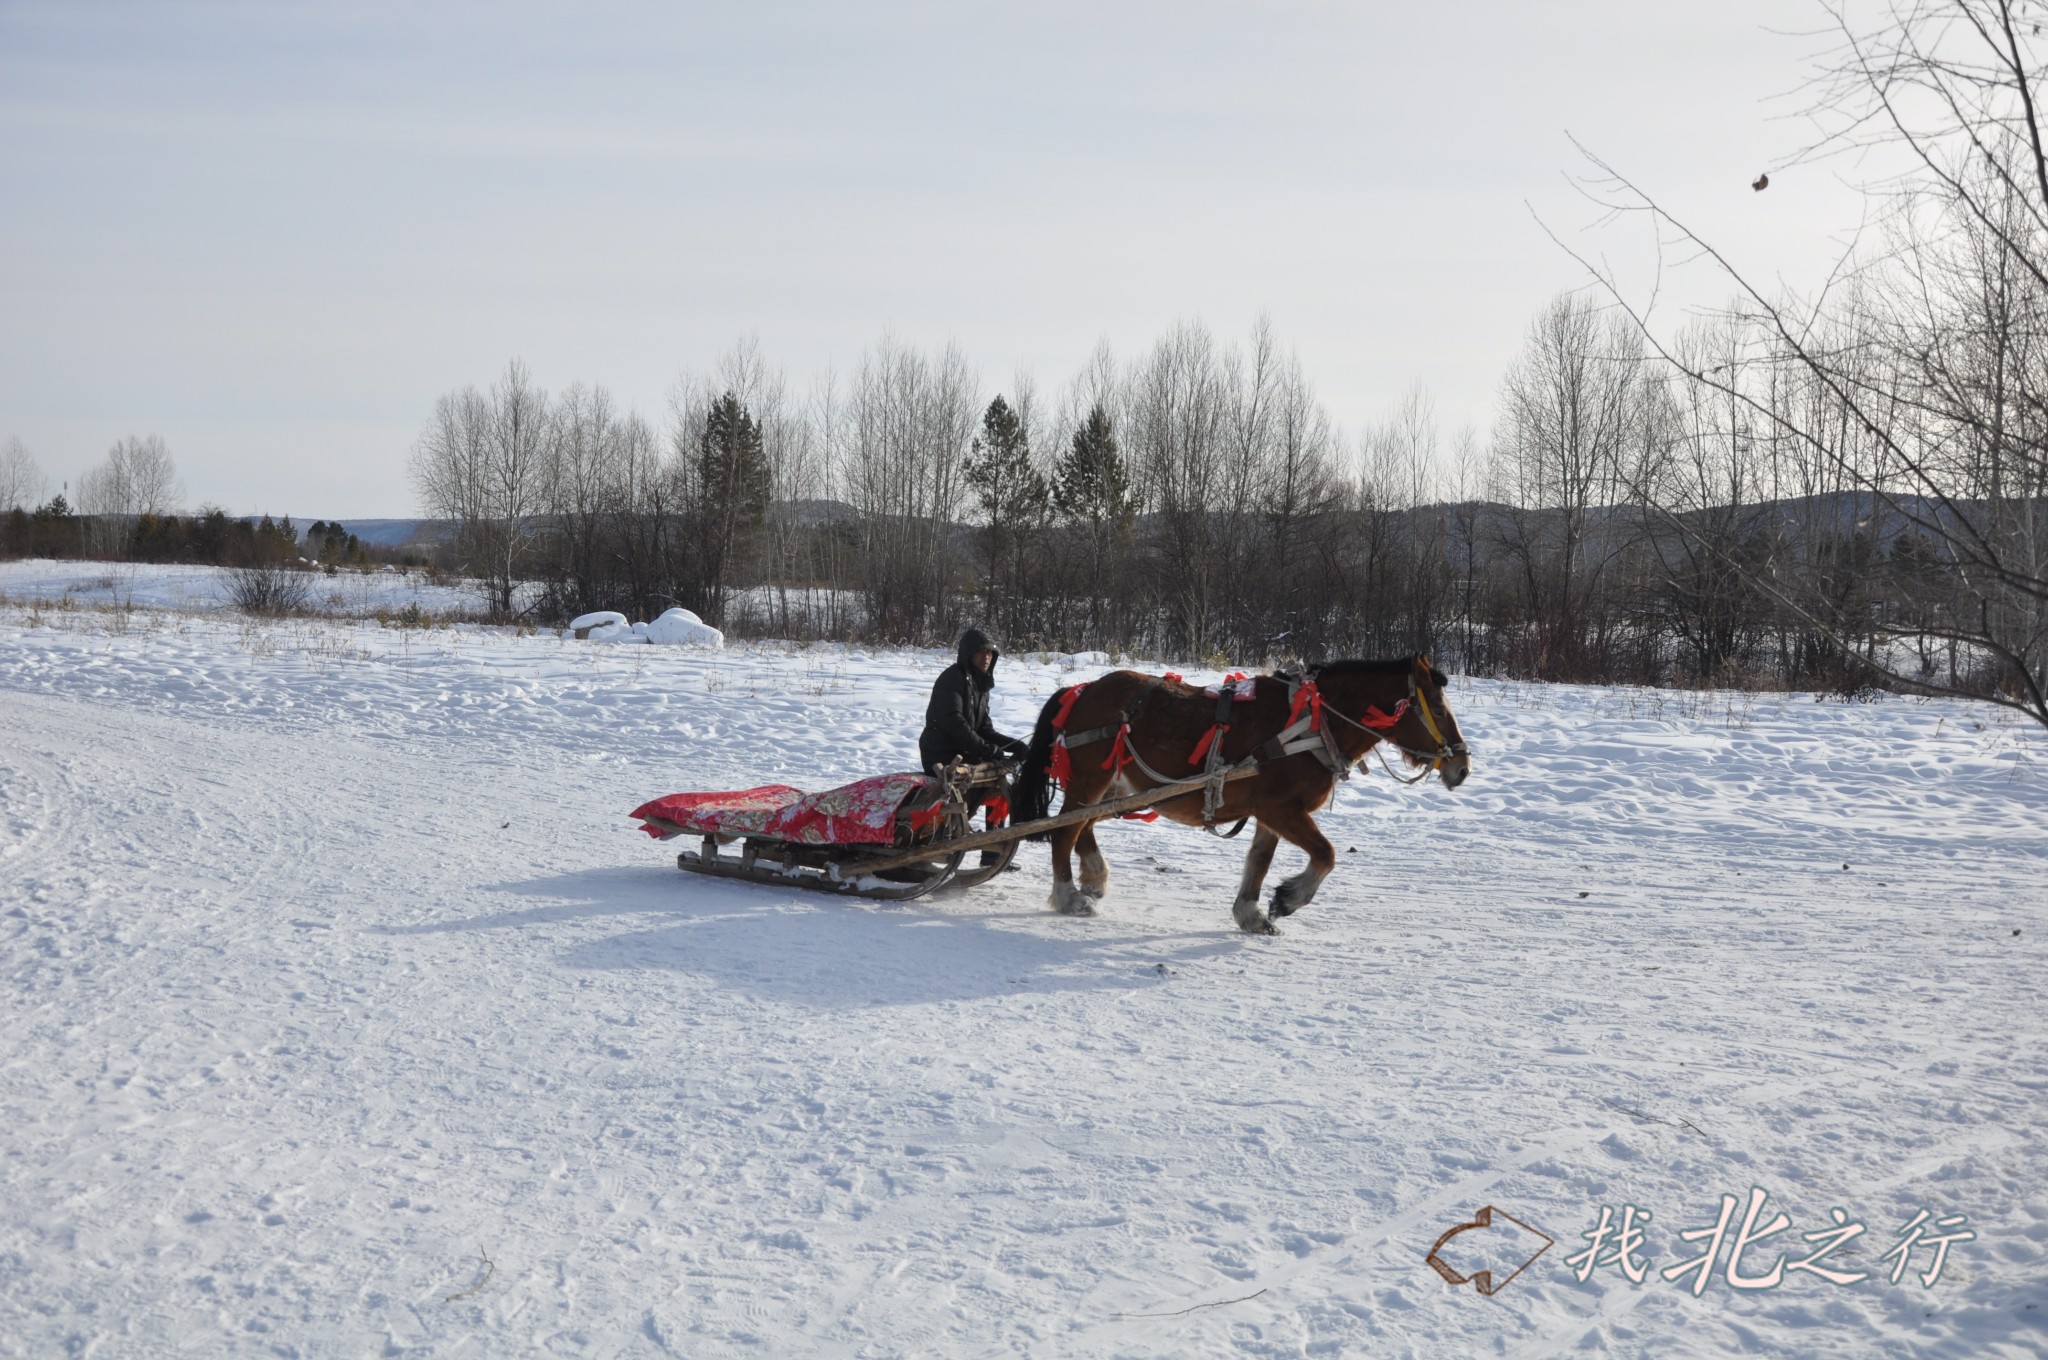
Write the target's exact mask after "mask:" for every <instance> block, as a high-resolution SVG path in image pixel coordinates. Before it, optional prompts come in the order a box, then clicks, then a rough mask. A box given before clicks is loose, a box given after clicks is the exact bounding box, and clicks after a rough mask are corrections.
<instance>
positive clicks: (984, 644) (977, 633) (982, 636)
mask: <svg viewBox="0 0 2048 1360" xmlns="http://www.w3.org/2000/svg"><path fill="white" fill-rule="evenodd" d="M976 652H994V653H995V654H996V660H998V661H1000V660H1002V659H1003V649H1002V648H1000V647H998V646H996V640H995V639H994V638H992V637H990V636H989V635H988V634H987V633H984V632H982V631H981V630H980V629H979V628H970V629H968V630H967V631H966V632H964V633H962V634H961V635H960V646H959V647H958V648H957V649H955V653H954V654H955V656H956V657H957V658H958V659H959V660H960V661H962V662H966V661H970V660H972V659H973V657H974V654H975V653H976Z"/></svg>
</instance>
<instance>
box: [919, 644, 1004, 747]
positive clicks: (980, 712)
mask: <svg viewBox="0 0 2048 1360" xmlns="http://www.w3.org/2000/svg"><path fill="white" fill-rule="evenodd" d="M976 652H996V660H997V661H1000V660H1002V654H1001V652H1000V651H999V650H998V649H997V647H996V644H995V639H993V638H991V637H990V636H989V635H988V634H986V633H984V632H982V631H981V630H980V629H979V628H970V629H968V630H967V631H966V632H964V633H962V634H961V635H960V648H959V659H958V660H957V661H955V662H954V663H953V664H952V665H950V666H948V667H946V669H944V670H943V671H940V672H939V678H938V679H937V680H936V681H935V682H933V684H932V700H931V703H929V704H927V705H926V706H925V710H924V731H923V732H922V733H920V734H919V735H918V738H917V757H918V759H919V760H922V761H923V762H924V767H925V768H926V769H927V770H929V769H931V768H932V767H933V766H935V765H944V764H945V763H946V762H948V761H950V760H952V759H953V758H954V757H956V756H965V757H966V758H967V759H969V760H997V759H1000V758H1001V757H1002V754H1003V753H1002V750H1001V749H1000V748H1001V747H1003V746H1004V745H1006V744H1009V743H1010V742H1011V741H1012V740H1013V739H1012V738H1010V737H1006V736H1004V735H1003V734H1002V733H1000V732H998V731H996V729H995V727H994V725H993V724H991V723H990V722H989V718H988V692H989V691H990V690H992V689H994V688H995V684H996V668H995V663H994V662H991V663H990V664H989V668H988V673H987V674H986V675H984V674H983V673H982V672H980V671H978V670H976V669H974V654H975V653H976Z"/></svg>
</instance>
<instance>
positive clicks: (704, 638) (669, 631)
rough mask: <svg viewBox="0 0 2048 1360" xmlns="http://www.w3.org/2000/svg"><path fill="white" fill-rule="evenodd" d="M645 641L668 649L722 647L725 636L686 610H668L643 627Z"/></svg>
mask: <svg viewBox="0 0 2048 1360" xmlns="http://www.w3.org/2000/svg"><path fill="white" fill-rule="evenodd" d="M645 626H646V629H647V640H648V641H649V642H655V643H661V644H663V645H665V646H670V647H714V648H717V647H723V646H725V634H723V633H721V632H719V631H718V630H717V629H716V628H713V627H711V626H710V625H709V624H707V623H705V622H704V620H702V619H700V618H698V617H697V616H696V615H695V614H692V613H691V612H690V611H689V610H687V609H670V610H666V611H664V612H663V613H662V615H661V617H660V618H658V619H656V620H655V621H654V622H652V623H650V624H647V625H645Z"/></svg>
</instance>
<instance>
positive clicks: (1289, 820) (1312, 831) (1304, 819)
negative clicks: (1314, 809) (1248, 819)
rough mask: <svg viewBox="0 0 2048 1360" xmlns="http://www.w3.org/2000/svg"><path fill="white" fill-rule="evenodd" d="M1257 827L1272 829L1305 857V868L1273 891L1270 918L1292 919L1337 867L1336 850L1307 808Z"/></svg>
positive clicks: (1269, 820) (1286, 813)
mask: <svg viewBox="0 0 2048 1360" xmlns="http://www.w3.org/2000/svg"><path fill="white" fill-rule="evenodd" d="M1259 826H1260V828H1261V829H1264V828H1265V827H1267V826H1271V827H1272V828H1273V830H1274V831H1275V832H1277V833H1278V834H1279V835H1280V836H1281V837H1282V838H1283V839H1285V840H1286V841H1288V842H1289V843H1291V844H1293V845H1298V846H1300V847H1301V849H1302V851H1303V852H1304V853H1305V854H1307V855H1308V867H1307V868H1306V869H1303V870H1302V871H1301V872H1300V873H1298V874H1296V875H1295V876H1294V877H1292V878H1290V879H1286V880H1284V881H1283V882H1282V883H1281V884H1280V886H1279V887H1277V888H1275V889H1273V915H1275V916H1292V915H1293V914H1294V913H1295V912H1297V911H1300V910H1301V909H1302V908H1303V907H1305V906H1307V905H1308V904H1309V902H1310V901H1311V900H1313V899H1314V897H1315V895H1316V889H1317V888H1320V887H1322V886H1323V880H1324V879H1326V878H1328V877H1329V876H1330V871H1331V870H1332V869H1335V868H1336V867H1337V850H1336V847H1334V846H1332V845H1331V844H1330V842H1329V840H1328V838H1326V837H1325V836H1324V835H1323V833H1322V832H1321V830H1319V829H1318V828H1317V826H1316V819H1315V818H1314V817H1312V816H1310V815H1309V813H1308V810H1307V809H1306V808H1290V809H1288V810H1287V811H1285V812H1283V813H1281V814H1280V815H1278V816H1275V817H1270V818H1261V819H1260V821H1259Z"/></svg>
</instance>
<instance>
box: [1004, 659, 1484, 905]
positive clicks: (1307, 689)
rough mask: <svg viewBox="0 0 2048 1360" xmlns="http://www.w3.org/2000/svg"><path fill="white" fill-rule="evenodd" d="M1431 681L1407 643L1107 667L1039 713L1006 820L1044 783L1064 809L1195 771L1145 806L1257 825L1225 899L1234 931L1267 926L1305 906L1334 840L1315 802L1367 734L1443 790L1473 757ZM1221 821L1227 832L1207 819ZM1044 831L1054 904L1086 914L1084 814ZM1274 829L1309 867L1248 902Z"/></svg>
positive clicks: (1097, 855)
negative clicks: (1148, 667)
mask: <svg viewBox="0 0 2048 1360" xmlns="http://www.w3.org/2000/svg"><path fill="white" fill-rule="evenodd" d="M1443 694H1444V680H1443V676H1442V675H1440V674H1439V673H1438V672H1437V671H1436V670H1435V669H1434V668H1432V667H1431V666H1430V664H1429V662H1428V661H1427V660H1426V659H1425V658H1423V657H1420V656H1411V657H1406V658H1404V659H1402V660H1399V661H1334V662H1330V663H1328V664H1327V665H1322V666H1315V667H1311V668H1309V669H1308V670H1307V671H1306V672H1304V673H1303V674H1300V675H1287V674H1278V675H1262V676H1258V677H1256V678H1250V679H1246V678H1242V677H1233V679H1232V680H1231V681H1226V682H1225V683H1224V684H1223V685H1221V686H1219V687H1218V688H1217V689H1214V690H1209V691H1204V690H1202V689H1200V688H1198V687H1196V686H1194V685H1189V684H1186V683H1184V682H1182V680H1181V679H1180V677H1178V676H1174V675H1168V676H1165V677H1163V678H1162V677H1157V676H1150V675H1141V674H1139V673H1138V672H1136V671H1112V672H1111V673H1110V674H1108V675H1105V676H1103V677H1102V678H1101V679H1099V680H1095V681H1091V682H1090V683H1088V684H1087V685H1085V686H1078V685H1077V686H1074V687H1072V688H1070V689H1065V690H1062V691H1060V692H1059V693H1058V694H1055V695H1054V696H1053V697H1052V699H1051V700H1050V701H1049V702H1048V703H1047V704H1046V706H1045V709H1044V711H1043V712H1041V713H1040V714H1039V716H1038V727H1037V729H1036V730H1035V731H1034V732H1033V733H1032V737H1031V747H1030V750H1029V751H1028V752H1026V754H1025V756H1024V764H1023V767H1022V769H1021V770H1019V772H1018V775H1017V785H1016V790H1015V797H1014V802H1015V803H1016V808H1017V813H1016V815H1017V818H1018V820H1020V821H1023V820H1028V819H1031V818H1033V817H1042V816H1044V815H1045V812H1046V808H1047V807H1048V806H1049V805H1050V802H1051V792H1052V785H1053V784H1055V783H1057V784H1060V785H1062V786H1064V787H1065V789H1066V791H1067V797H1066V802H1065V803H1064V805H1063V807H1064V808H1065V809H1067V810H1073V809H1078V808H1083V807H1086V806H1088V805H1089V804H1091V803H1099V802H1103V801H1105V800H1107V799H1114V798H1121V797H1125V796H1127V795H1130V794H1135V793H1143V792H1144V791H1145V790H1147V789H1154V788H1158V787H1160V786H1162V785H1165V784H1170V783H1173V782H1175V781H1177V780H1184V779H1190V778H1196V777H1200V776H1203V775H1205V774H1206V775H1207V776H1208V782H1207V783H1206V785H1205V786H1204V787H1203V788H1199V789H1194V790H1192V791H1190V792H1188V793H1184V794H1180V795H1178V796H1176V797H1172V798H1169V799H1168V800H1167V801H1165V802H1163V803H1160V804H1159V805H1158V807H1157V810H1158V812H1159V813H1160V815H1162V816H1165V817H1170V818H1172V819H1173V820H1174V821H1176V822H1180V823H1181V824H1183V825H1185V826H1202V827H1206V828H1208V829H1209V830H1211V831H1216V832H1218V834H1228V835H1235V834H1236V832H1237V830H1239V829H1242V827H1243V825H1244V823H1245V821H1247V820H1256V821H1257V822H1258V831H1257V833H1256V834H1255V835H1254V836H1253V837H1252V844H1251V849H1250V850H1249V851H1248V852H1247V853H1246V854H1245V858H1244V878H1243V880H1242V882H1241V883H1240V884H1239V886H1238V890H1237V901H1236V902H1235V903H1234V904H1233V905H1232V907H1231V911H1232V913H1233V914H1234V915H1235V916H1236V917H1237V924H1238V928H1239V929H1241V930H1246V931H1250V932H1252V933H1254V934H1261V935H1271V934H1274V933H1276V932H1275V930H1274V928H1273V917H1279V916H1289V915H1292V914H1293V913H1294V912H1296V911H1299V910H1300V909H1301V908H1302V907H1304V906H1306V905H1307V904H1308V902H1309V900H1310V899H1311V898H1313V897H1314V896H1315V894H1316V889H1317V888H1318V887H1320V886H1321V885H1322V881H1323V880H1324V879H1325V878H1327V877H1328V876H1329V873H1330V870H1331V869H1333V868H1335V867H1336V863H1337V856H1336V852H1335V851H1334V850H1332V849H1331V847H1330V842H1329V841H1327V840H1325V839H1324V838H1323V833H1322V832H1321V831H1319V830H1317V829H1316V823H1315V818H1314V816H1313V814H1314V813H1315V812H1316V811H1317V810H1318V809H1319V808H1321V807H1322V806H1323V805H1324V804H1325V803H1327V802H1329V800H1330V794H1331V792H1332V791H1333V790H1334V789H1335V788H1336V786H1337V780H1338V779H1339V778H1340V777H1343V776H1345V775H1348V773H1349V772H1350V769H1351V767H1352V766H1353V765H1354V764H1356V763H1357V762H1358V761H1360V760H1362V759H1364V757H1365V755H1366V753H1367V752H1368V751H1370V750H1371V749H1372V748H1373V747H1374V746H1376V745H1377V744H1379V743H1380V742H1382V741H1384V742H1386V743H1388V744H1389V745H1391V746H1393V747H1394V748H1395V749H1397V750H1398V751H1399V752H1400V753H1401V756H1402V758H1403V760H1405V761H1406V762H1407V763H1408V765H1409V766H1411V767H1414V768H1418V769H1420V770H1421V771H1422V773H1421V774H1419V775H1417V776H1416V777H1417V778H1418V779H1419V778H1422V777H1424V776H1426V775H1427V774H1429V773H1430V772H1431V771H1436V772H1438V773H1440V774H1441V775H1442V776H1443V781H1444V787H1446V788H1452V789H1455V788H1456V787H1458V785H1460V784H1462V783H1464V782H1465V776H1466V775H1467V774H1468V773H1470V771H1471V766H1472V761H1471V757H1470V755H1469V754H1468V753H1467V752H1466V750H1465V742H1464V738H1463V737H1462V736H1461V735H1460V734H1459V731H1458V721H1457V719H1456V718H1454V717H1452V716H1451V711H1450V708H1449V707H1448V706H1447V705H1446V704H1445V703H1444V697H1443ZM1231 823H1235V824H1236V825H1235V827H1233V828H1232V830H1230V831H1229V832H1222V831H1219V828H1220V827H1222V826H1224V825H1227V824H1231ZM1051 837H1052V877H1053V888H1052V899H1051V905H1052V909H1053V910H1054V911H1058V912H1062V913H1065V914H1067V915H1070V916H1092V915H1094V914H1095V907H1094V902H1095V901H1096V900H1098V899H1100V898H1101V897H1102V896H1103V894H1104V892H1105V891H1106V890H1107V889H1108V886H1109V866H1108V865H1107V864H1105V863H1104V862H1103V859H1102V851H1101V850H1100V849H1099V848H1098V847H1097V846H1096V843H1095V824H1094V823H1093V822H1082V823H1078V824H1076V825H1073V826H1065V827H1060V828H1059V829H1057V830H1055V831H1053V832H1052V833H1051ZM1282 840H1285V841H1288V842H1289V843H1291V844H1293V845H1297V846H1299V847H1301V849H1302V850H1303V851H1304V852H1305V853H1306V854H1307V855H1308V867H1307V868H1306V869H1303V870H1302V871H1301V872H1300V873H1298V874H1296V875H1295V876H1294V877H1292V878H1290V879H1287V880H1286V881H1285V882H1283V883H1281V884H1280V885H1279V886H1278V887H1277V888H1275V889H1274V890H1273V904H1272V914H1271V916H1269V915H1268V914H1267V913H1266V912H1264V911H1261V910H1260V909H1259V889H1260V886H1261V885H1262V884H1263V883H1264V882H1265V878H1266V871H1267V869H1269V868H1270V867H1271V866H1272V863H1273V852H1274V850H1275V849H1277V848H1278V847H1279V843H1280V842H1281V841H1282ZM1077 846H1078V847H1079V849H1080V851H1081V882H1080V885H1079V886H1078V887H1076V886H1075V884H1074V871H1073V864H1072V855H1073V852H1074V849H1075V848H1076V847H1077Z"/></svg>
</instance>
